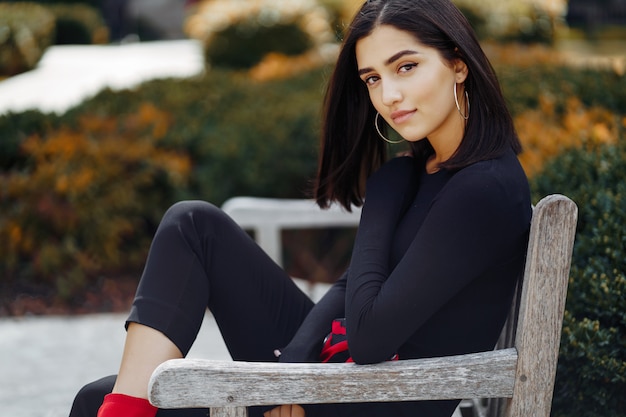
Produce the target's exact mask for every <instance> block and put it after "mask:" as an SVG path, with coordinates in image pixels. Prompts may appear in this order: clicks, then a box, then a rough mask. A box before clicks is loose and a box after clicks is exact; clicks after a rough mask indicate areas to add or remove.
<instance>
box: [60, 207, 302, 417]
mask: <svg viewBox="0 0 626 417" xmlns="http://www.w3.org/2000/svg"><path fill="white" fill-rule="evenodd" d="M207 306H208V308H209V309H210V310H211V312H212V314H213V316H214V317H215V320H216V322H217V325H218V327H219V329H220V332H221V333H222V336H223V338H224V342H225V344H226V347H227V348H228V351H229V352H230V355H231V356H232V358H233V359H234V360H243V361H275V360H276V358H275V356H274V353H273V352H274V349H277V348H282V347H284V346H286V345H287V344H288V343H289V341H290V340H291V339H292V337H293V335H294V333H295V332H296V330H297V329H298V327H299V326H300V324H301V323H302V321H303V320H304V318H305V317H306V315H307V314H308V312H309V311H310V310H311V308H312V307H313V302H312V301H311V300H310V299H309V298H308V297H307V296H306V295H305V294H304V293H303V292H302V291H300V289H299V288H298V287H297V286H296V285H295V284H294V283H293V281H292V280H291V279H290V278H289V276H288V275H287V274H286V273H285V271H283V270H282V269H281V268H280V267H279V266H278V265H276V263H274V262H273V261H272V260H271V259H270V258H269V257H268V256H267V255H266V254H265V253H264V252H263V250H262V249H261V248H260V247H259V246H258V245H257V244H256V243H255V242H254V241H253V240H252V239H251V238H250V237H249V236H248V235H247V233H245V232H244V231H243V230H241V228H240V227H239V226H238V225H237V224H236V223H235V222H234V221H233V220H232V219H231V218H230V217H228V216H227V215H226V214H225V213H224V212H222V211H221V210H220V209H218V208H216V207H215V206H213V205H211V204H209V203H205V202H201V201H186V202H181V203H177V204H175V205H174V206H172V207H171V208H170V209H169V210H168V211H167V213H166V214H165V216H164V217H163V220H162V221H161V224H160V225H159V228H158V230H157V232H156V235H155V237H154V240H153V242H152V247H151V248H150V254H149V255H148V260H147V263H146V267H145V269H144V272H143V275H142V277H141V281H140V282H139V286H138V288H137V294H136V296H135V300H134V302H133V305H132V308H131V312H130V316H129V318H128V321H127V325H128V323H129V322H136V323H141V324H143V325H146V326H149V327H152V328H154V329H157V330H159V331H161V332H162V333H163V334H165V335H166V336H167V337H168V338H169V339H170V340H171V341H172V342H173V343H174V344H175V345H176V346H177V347H178V348H179V349H180V351H181V352H182V353H183V355H187V353H188V352H189V349H190V348H191V345H192V344H193V342H194V340H195V338H196V335H197V334H198V330H199V329H200V325H201V324H202V319H203V317H204V313H205V311H206V308H207ZM114 382H115V376H110V377H106V378H103V379H100V380H98V381H95V382H93V383H91V384H88V385H86V386H85V387H83V388H82V389H81V390H80V391H79V393H78V394H77V396H76V398H75V399H74V404H73V406H72V410H71V412H70V417H95V416H96V414H97V410H98V408H99V406H100V404H101V403H102V400H103V398H104V396H105V395H106V394H107V393H109V392H111V389H112V388H113V384H114ZM251 411H252V410H251ZM251 414H256V412H253V413H251ZM168 415H169V416H173V415H176V416H180V417H183V416H185V417H191V416H194V417H195V416H206V415H207V413H206V410H185V411H182V410H170V411H166V410H159V412H158V414H157V416H159V417H165V416H168Z"/></svg>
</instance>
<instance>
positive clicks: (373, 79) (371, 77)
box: [363, 75, 380, 86]
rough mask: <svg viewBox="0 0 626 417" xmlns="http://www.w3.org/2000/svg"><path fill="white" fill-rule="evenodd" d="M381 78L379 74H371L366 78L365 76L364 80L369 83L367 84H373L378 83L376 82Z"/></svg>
mask: <svg viewBox="0 0 626 417" xmlns="http://www.w3.org/2000/svg"><path fill="white" fill-rule="evenodd" d="M379 79H380V77H378V76H377V75H369V76H367V77H365V78H363V82H364V83H365V84H366V85H367V86H372V85H374V84H376V82H377V81H378V80H379Z"/></svg>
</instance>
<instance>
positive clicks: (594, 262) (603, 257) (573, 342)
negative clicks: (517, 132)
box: [532, 137, 626, 417]
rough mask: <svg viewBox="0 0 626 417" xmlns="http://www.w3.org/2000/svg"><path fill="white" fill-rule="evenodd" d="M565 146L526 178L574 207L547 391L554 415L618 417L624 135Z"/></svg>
mask: <svg viewBox="0 0 626 417" xmlns="http://www.w3.org/2000/svg"><path fill="white" fill-rule="evenodd" d="M623 139H624V138H623V137H622V140H621V141H620V142H619V143H618V144H617V145H614V146H613V145H611V146H609V145H602V146H600V145H591V144H590V145H588V146H587V147H585V148H584V149H572V150H570V151H567V152H566V153H564V154H562V155H560V156H559V157H557V158H556V159H555V160H554V161H552V162H551V163H549V164H548V165H546V167H545V169H544V171H543V172H542V173H541V174H539V175H538V176H537V177H536V178H535V180H534V181H533V183H532V188H533V191H534V194H535V200H537V199H539V198H540V197H541V196H544V195H546V194H551V193H561V194H565V195H567V196H569V197H570V198H572V199H573V200H574V201H575V202H576V203H577V204H578V208H579V221H578V230H577V236H576V242H575V245H574V255H573V261H572V271H571V275H570V282H569V290H568V296H567V304H566V312H565V317H564V325H563V335H562V340H561V350H560V357H559V363H558V372H557V380H556V386H555V393H554V406H553V415H554V416H556V417H619V416H626V396H625V395H624V393H626V234H625V233H624V225H625V224H626V182H624V178H626V141H624V140H623Z"/></svg>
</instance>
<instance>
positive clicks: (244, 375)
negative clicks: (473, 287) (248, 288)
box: [150, 349, 517, 408]
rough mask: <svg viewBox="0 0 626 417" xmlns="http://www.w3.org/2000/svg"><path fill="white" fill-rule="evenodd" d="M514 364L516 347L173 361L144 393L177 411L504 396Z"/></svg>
mask: <svg viewBox="0 0 626 417" xmlns="http://www.w3.org/2000/svg"><path fill="white" fill-rule="evenodd" d="M516 362H517V353H516V351H515V349H506V350H498V351H491V352H483V353H476V354H468V355H460V356H449V357H445V358H431V359H415V360H406V361H396V362H385V363H381V364H376V365H355V364H351V363H348V364H344V363H340V364H317V363H311V364H279V363H255V362H231V361H222V362H220V361H211V360H202V359H174V360H171V361H167V362H165V363H164V364H162V365H161V366H159V368H158V369H157V370H156V371H155V373H154V376H153V379H152V384H151V386H150V397H151V399H152V402H153V403H154V404H155V405H156V406H157V407H160V408H179V407H210V406H213V407H215V406H239V405H272V404H306V403H325V402H333V403H335V402H370V401H409V400H425V399H450V398H473V397H483V396H511V395H512V392H513V378H514V375H515V363H516Z"/></svg>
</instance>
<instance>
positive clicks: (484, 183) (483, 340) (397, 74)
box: [71, 0, 531, 417]
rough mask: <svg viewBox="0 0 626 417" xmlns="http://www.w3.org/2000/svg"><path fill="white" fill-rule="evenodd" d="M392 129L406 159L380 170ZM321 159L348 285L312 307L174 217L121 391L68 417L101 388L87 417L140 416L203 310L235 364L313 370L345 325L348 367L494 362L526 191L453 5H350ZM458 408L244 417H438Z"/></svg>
mask: <svg viewBox="0 0 626 417" xmlns="http://www.w3.org/2000/svg"><path fill="white" fill-rule="evenodd" d="M387 127H391V128H392V129H394V130H395V131H396V132H397V133H398V134H399V135H400V136H401V137H402V138H403V140H405V141H407V142H408V143H409V145H410V149H411V152H410V154H411V156H403V157H398V158H394V159H392V160H390V161H388V162H386V147H387V143H386V142H387V141H389V139H388V137H387ZM322 146H323V149H322V153H321V160H320V168H319V173H318V181H317V187H316V198H317V202H318V204H319V205H320V206H321V207H326V206H328V205H329V204H330V203H331V202H332V201H337V202H339V203H340V204H343V205H344V206H346V207H349V206H350V205H351V204H357V205H359V204H363V212H362V217H361V223H360V226H359V230H358V232H357V236H356V241H355V246H354V251H353V254H352V260H351V263H350V266H349V268H348V271H347V272H346V273H345V274H344V275H343V277H342V278H341V279H339V281H338V282H337V283H336V284H335V285H334V286H333V287H332V288H331V289H330V290H329V292H328V293H327V294H326V295H325V297H324V298H323V299H322V300H321V301H320V302H319V303H318V304H317V305H315V306H314V305H313V303H312V302H311V301H310V300H309V299H308V298H307V297H306V296H305V295H304V294H302V293H301V292H300V291H299V290H298V289H297V288H296V287H295V286H294V285H293V283H292V282H291V280H290V279H289V277H288V276H287V275H286V274H285V273H284V272H283V271H282V270H281V269H280V268H279V267H278V266H276V265H275V264H274V263H273V262H272V261H271V260H270V259H268V258H267V256H265V255H264V254H263V252H262V251H261V250H260V249H259V248H258V247H257V246H256V245H255V244H254V242H252V241H251V240H250V239H249V238H248V237H247V235H246V234H245V233H243V232H241V230H240V229H239V228H238V227H237V226H236V225H235V224H234V223H233V222H232V221H231V220H230V219H229V218H228V217H226V215H225V214H223V213H222V212H221V211H219V210H218V209H217V208H215V207H213V206H211V205H209V204H208V203H202V202H183V203H179V204H177V205H175V206H173V207H172V208H171V209H170V210H168V212H167V213H166V215H165V216H164V218H163V221H162V223H161V225H160V226H159V229H158V231H157V234H156V236H155V238H154V241H153V244H152V247H151V250H150V255H149V257H148V262H147V264H146V268H145V271H144V274H143V276H142V279H141V282H140V284H139V287H138V290H137V295H136V298H135V301H134V303H133V306H132V310H131V313H130V317H129V319H128V322H127V329H128V334H127V340H126V345H125V349H124V355H123V359H122V364H121V366H120V372H119V375H118V377H117V379H115V377H108V378H105V379H103V380H100V381H97V382H95V383H92V384H90V385H88V386H86V387H85V388H83V390H81V392H80V393H79V394H78V396H77V398H76V400H75V403H74V406H73V410H72V413H71V416H73V417H75V416H95V415H96V410H97V409H98V407H100V404H101V403H102V399H103V397H104V396H105V394H108V393H109V392H111V390H112V391H113V394H110V395H107V396H106V398H105V400H104V403H103V404H102V406H101V407H100V411H99V413H98V416H99V417H109V416H113V415H115V416H137V417H139V416H153V415H154V414H155V413H156V412H157V410H156V409H155V408H154V407H152V406H151V405H150V404H149V403H148V402H147V400H146V399H145V398H146V397H147V384H148V379H149V377H150V374H151V373H152V371H153V370H154V369H155V368H156V366H158V365H159V364H160V363H162V362H163V361H165V360H167V359H170V358H177V357H182V356H184V355H185V354H186V353H187V352H188V350H189V348H190V346H191V344H192V343H193V341H194V339H195V337H196V334H197V331H198V328H199V327H200V323H201V320H202V317H203V314H204V311H205V308H206V307H207V306H208V307H209V309H210V310H211V311H212V313H213V315H214V316H215V319H216V321H217V323H218V325H219V327H220V330H221V332H222V335H223V337H224V340H225V342H226V345H227V347H228V349H229V351H230V353H231V355H232V356H233V358H234V359H235V360H247V361H273V360H277V359H276V356H278V360H279V361H281V362H308V361H319V360H320V351H321V349H322V342H323V340H324V337H325V336H326V335H327V334H328V333H329V331H330V329H331V323H332V321H333V319H335V318H342V317H345V323H346V328H347V340H348V345H349V354H350V355H351V357H352V360H354V361H355V362H356V363H359V364H365V363H375V362H380V361H384V360H387V359H389V358H390V357H392V356H394V355H396V354H397V355H398V356H399V358H400V359H412V358H421V357H429V356H442V355H453V354H462V353H468V352H477V351H484V350H489V349H492V348H493V347H494V344H495V342H496V340H497V337H498V334H499V332H500V330H501V327H502V325H503V323H504V320H505V317H506V313H507V310H508V305H509V304H510V300H511V297H512V292H513V288H514V284H515V282H516V280H517V278H518V277H519V275H520V274H521V272H522V270H523V264H524V256H525V251H526V243H527V234H528V228H529V224H530V216H531V206H530V198H529V190H528V184H527V181H526V177H525V176H524V173H523V171H522V169H521V167H520V165H519V163H518V161H517V158H516V153H518V152H519V151H520V145H519V141H518V138H517V136H516V133H515V130H514V128H513V123H512V120H511V117H510V115H509V113H508V111H507V109H506V106H505V104H504V99H503V97H502V94H501V92H500V89H499V86H498V83H497V80H496V77H495V74H494V72H493V69H492V68H491V66H490V64H489V62H488V60H487V58H486V57H485V55H484V53H483V52H482V50H481V48H480V46H479V44H478V41H477V39H476V37H475V35H474V33H473V31H472V29H471V27H470V26H469V24H468V23H467V21H466V20H465V18H464V17H463V16H462V14H461V13H460V12H459V11H458V10H457V9H456V7H455V6H454V5H453V4H452V3H451V2H450V1H448V0H388V1H384V0H373V1H368V2H366V3H365V4H364V5H363V6H362V8H361V10H360V11H359V12H358V13H357V14H356V17H355V18H354V21H353V22H352V24H351V26H350V28H349V31H348V33H347V36H346V38H345V41H344V43H343V46H342V49H341V52H340V55H339V58H338V61H337V65H336V67H335V70H334V74H333V76H332V78H331V81H330V84H329V87H328V92H327V95H326V100H325V119H324V125H323V144H322ZM275 352H276V353H275ZM457 404H458V401H433V402H411V403H367V404H350V405H346V404H343V405H339V404H324V405H316V406H303V407H301V406H298V405H281V406H277V407H273V408H271V409H269V410H268V409H261V408H253V409H251V410H250V411H251V415H263V416H282V417H284V416H293V417H296V416H304V415H305V414H306V416H308V417H311V416H353V415H354V416H361V417H362V416H409V415H410V416H450V415H451V414H452V412H453V410H454V408H455V407H456V405H457ZM170 413H173V414H171V415H178V416H182V415H187V414H183V412H180V411H174V412H170ZM186 413H189V415H205V413H206V411H200V410H189V411H187V412H186ZM159 415H163V416H165V415H168V412H166V411H161V410H160V411H159Z"/></svg>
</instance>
